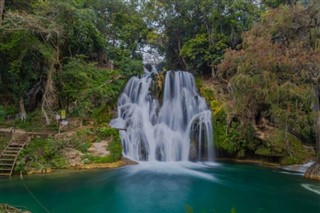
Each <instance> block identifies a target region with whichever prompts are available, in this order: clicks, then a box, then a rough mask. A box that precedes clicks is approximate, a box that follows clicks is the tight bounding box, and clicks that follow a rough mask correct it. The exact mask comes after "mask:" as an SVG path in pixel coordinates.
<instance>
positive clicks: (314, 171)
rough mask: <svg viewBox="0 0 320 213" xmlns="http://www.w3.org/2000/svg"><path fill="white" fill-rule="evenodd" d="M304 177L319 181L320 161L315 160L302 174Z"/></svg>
mask: <svg viewBox="0 0 320 213" xmlns="http://www.w3.org/2000/svg"><path fill="white" fill-rule="evenodd" d="M304 176H305V177H306V178H309V179H313V180H318V181H320V163H319V162H315V163H314V164H313V165H312V166H310V167H309V169H308V170H307V171H306V173H305V174H304Z"/></svg>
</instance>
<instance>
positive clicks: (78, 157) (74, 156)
mask: <svg viewBox="0 0 320 213" xmlns="http://www.w3.org/2000/svg"><path fill="white" fill-rule="evenodd" d="M62 154H63V156H64V157H65V158H66V159H67V161H68V163H69V166H71V167H74V166H79V165H82V164H83V163H82V156H84V154H83V153H82V152H80V151H78V150H75V149H71V148H65V149H64V150H63V153H62Z"/></svg>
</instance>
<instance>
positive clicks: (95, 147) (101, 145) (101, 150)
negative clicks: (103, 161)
mask: <svg viewBox="0 0 320 213" xmlns="http://www.w3.org/2000/svg"><path fill="white" fill-rule="evenodd" d="M108 144H109V142H108V141H105V140H103V141H101V142H95V143H92V145H91V147H90V148H89V149H88V151H89V153H90V154H91V155H94V156H106V155H109V154H110V153H109V151H107V147H108Z"/></svg>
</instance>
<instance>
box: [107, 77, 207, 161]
mask: <svg viewBox="0 0 320 213" xmlns="http://www.w3.org/2000/svg"><path fill="white" fill-rule="evenodd" d="M155 75H156V73H155V72H150V73H146V74H145V75H144V76H143V77H141V78H137V77H132V78H131V79H130V80H129V82H128V83H127V85H126V87H125V89H124V91H123V93H122V94H121V96H120V98H119V100H118V118H117V119H114V120H112V121H111V122H110V125H111V126H113V127H114V128H118V129H120V137H121V141H122V146H123V155H124V156H125V157H127V158H130V159H132V160H137V161H154V160H158V161H188V160H193V161H200V160H212V159H213V147H212V144H213V133H212V124H211V111H210V110H209V109H208V106H207V104H206V102H205V99H204V98H203V97H201V96H200V95H199V94H198V93H197V90H196V85H195V81H194V78H193V76H192V75H191V74H190V73H188V72H182V71H176V72H173V71H169V72H167V73H166V78H165V84H164V91H163V100H162V102H161V103H162V105H161V104H160V101H159V100H158V99H157V98H156V97H155V96H154V95H152V92H151V86H152V83H153V78H154V76H155Z"/></svg>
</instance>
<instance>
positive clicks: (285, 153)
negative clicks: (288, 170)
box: [255, 129, 313, 165]
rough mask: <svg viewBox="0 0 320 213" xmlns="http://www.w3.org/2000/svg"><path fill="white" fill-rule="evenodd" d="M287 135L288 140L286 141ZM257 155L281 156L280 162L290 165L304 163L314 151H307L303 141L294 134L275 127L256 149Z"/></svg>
mask: <svg viewBox="0 0 320 213" xmlns="http://www.w3.org/2000/svg"><path fill="white" fill-rule="evenodd" d="M286 136H287V141H286ZM255 154H256V155H260V156H266V157H280V158H279V160H280V162H279V163H280V164H282V165H290V164H299V163H303V162H304V161H305V160H306V159H308V158H310V157H312V155H313V153H310V152H308V151H307V149H306V148H305V147H304V146H303V144H302V142H301V141H300V140H299V139H298V138H297V137H296V136H294V135H292V134H290V133H287V135H286V133H285V131H283V130H279V129H274V130H273V131H271V132H270V133H269V136H268V137H267V139H266V140H265V141H263V143H262V145H260V146H259V147H258V148H257V149H256V150H255Z"/></svg>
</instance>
